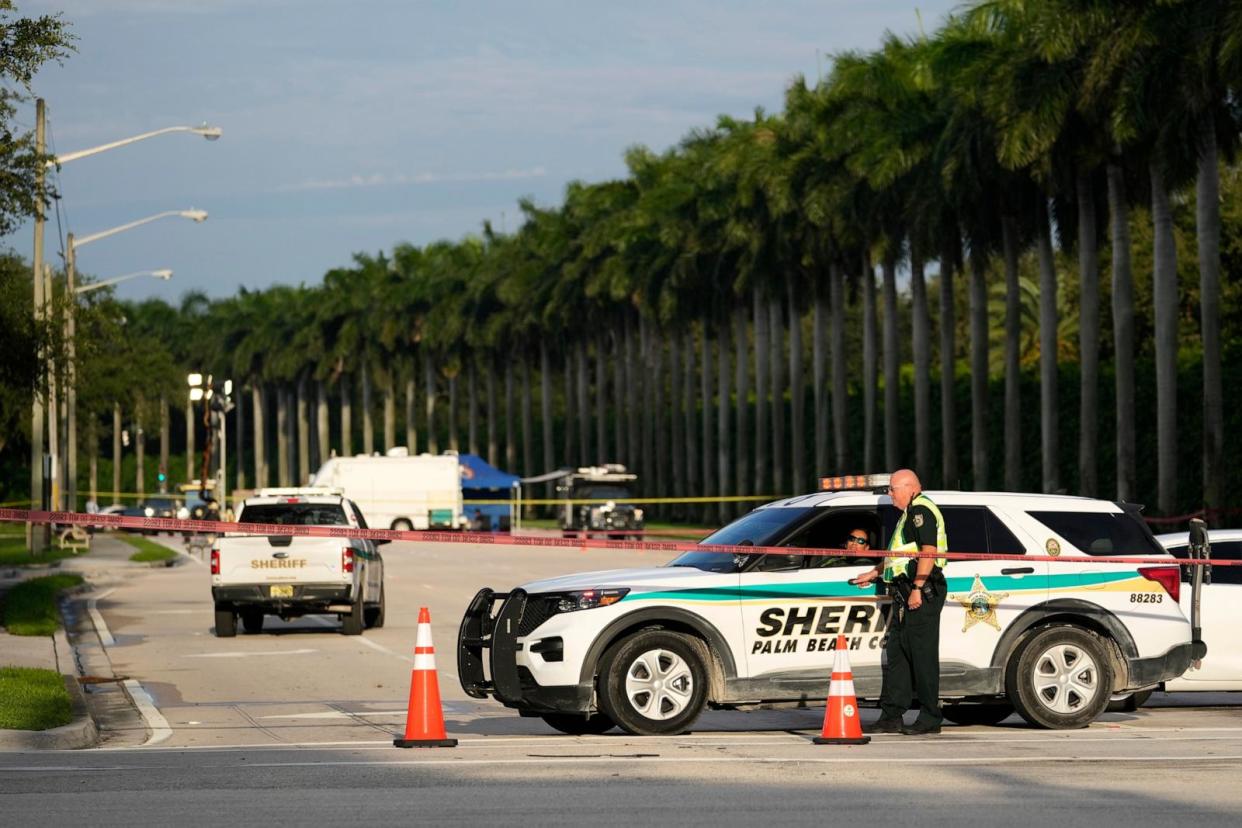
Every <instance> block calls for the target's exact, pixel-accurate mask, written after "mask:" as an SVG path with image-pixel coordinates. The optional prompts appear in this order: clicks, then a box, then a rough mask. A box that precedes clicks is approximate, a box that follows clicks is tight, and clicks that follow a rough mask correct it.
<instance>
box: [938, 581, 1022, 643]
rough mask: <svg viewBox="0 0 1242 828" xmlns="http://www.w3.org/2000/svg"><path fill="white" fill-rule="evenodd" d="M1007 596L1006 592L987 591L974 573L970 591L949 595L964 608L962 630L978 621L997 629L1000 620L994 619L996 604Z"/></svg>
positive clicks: (964, 630) (998, 628) (967, 628)
mask: <svg viewBox="0 0 1242 828" xmlns="http://www.w3.org/2000/svg"><path fill="white" fill-rule="evenodd" d="M1008 597H1009V593H1008V592H988V590H987V588H986V587H985V586H984V585H983V579H982V578H980V577H979V576H978V575H975V582H974V583H973V584H971V587H970V592H966V593H962V592H959V593H957V594H955V595H950V596H949V598H950V599H951V600H953V601H957V602H958V603H959V604H961V605H962V606H963V607H965V608H966V621H965V623H964V624H962V632H966V631H967V630H969V629H970V628H971V627H973V626H974V625H975V624H980V623H982V624H988V625H989V626H991V627H992V628H993V629H995V630H997V631H999V630H1000V622H999V621H997V620H996V605H997V604H999V603H1000V602H1001V599H1002V598H1008Z"/></svg>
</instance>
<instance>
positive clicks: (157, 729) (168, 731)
mask: <svg viewBox="0 0 1242 828" xmlns="http://www.w3.org/2000/svg"><path fill="white" fill-rule="evenodd" d="M123 684H124V685H125V691H126V692H127V693H129V698H130V700H132V701H133V703H134V707H137V708H138V712H139V713H141V714H142V718H143V721H145V722H146V723H147V729H148V730H150V731H151V735H150V736H149V737H148V738H147V740H146V741H145V742H143V743H142V746H143V747H146V746H147V745H157V744H159V743H160V742H163V741H165V740H166V739H168V737H170V736H172V735H173V732H172V728H171V727H169V725H168V720H167V719H165V718H164V714H162V713H160V711H159V709H158V708H157V707H156V706H155V702H154V701H153V700H152V699H151V695H150V694H149V693H147V691H146V688H144V687H143V686H142V685H141V684H139V683H138V682H137V681H135V680H134V679H126V680H125V681H124V682H123Z"/></svg>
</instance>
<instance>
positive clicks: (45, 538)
mask: <svg viewBox="0 0 1242 828" xmlns="http://www.w3.org/2000/svg"><path fill="white" fill-rule="evenodd" d="M46 130H47V125H46V114H45V112H44V106H43V99H42V98H39V99H37V100H36V101H35V152H36V153H38V154H40V155H42V154H43V152H44V151H45V150H46V149H47V140H46ZM43 170H44V166H43V165H42V164H40V165H39V168H38V170H36V172H35V221H34V255H33V257H32V261H31V265H30V275H31V277H32V278H33V280H34V319H35V325H36V326H38V325H39V323H40V322H41V321H42V320H43ZM30 407H31V412H30V413H31V417H30V501H31V506H32V507H33V508H36V509H37V508H40V507H42V506H43V505H44V503H43V420H44V415H45V412H44V410H43V398H42V396H41V389H39V388H36V389H35V392H34V399H33V401H32V403H31V406H30ZM50 534H51V529H50V527H48V528H46V529H43V530H41V531H38V532H36V531H35V527H34V524H33V523H27V524H26V547H27V548H28V549H29V550H30V552H31V554H34V555H37V554H38V553H39V552H41V551H42V550H43V548H44V547H45V546H46V545H47V544H48V542H49V541H50Z"/></svg>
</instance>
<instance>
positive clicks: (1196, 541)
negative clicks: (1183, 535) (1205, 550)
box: [1190, 518, 1208, 547]
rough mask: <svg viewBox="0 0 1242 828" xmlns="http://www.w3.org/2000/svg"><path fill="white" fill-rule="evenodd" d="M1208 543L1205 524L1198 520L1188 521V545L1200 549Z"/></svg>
mask: <svg viewBox="0 0 1242 828" xmlns="http://www.w3.org/2000/svg"><path fill="white" fill-rule="evenodd" d="M1207 542H1208V533H1207V524H1206V523H1204V522H1203V521H1202V520H1200V519H1199V518H1194V519H1192V520H1191V521H1190V543H1191V545H1193V546H1199V547H1202V546H1204V545H1205V544H1207Z"/></svg>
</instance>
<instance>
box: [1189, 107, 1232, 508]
mask: <svg viewBox="0 0 1242 828" xmlns="http://www.w3.org/2000/svg"><path fill="white" fill-rule="evenodd" d="M1217 163H1218V159H1217V148H1216V130H1215V125H1214V124H1213V123H1212V122H1211V121H1210V120H1209V121H1205V123H1204V124H1203V125H1202V126H1201V128H1200V130H1199V175H1198V179H1197V181H1196V198H1195V203H1196V208H1195V209H1196V213H1195V230H1196V235H1197V236H1198V242H1199V325H1200V332H1201V335H1202V337H1203V506H1204V508H1205V509H1206V510H1207V514H1206V518H1207V520H1208V522H1209V524H1210V525H1213V526H1219V525H1220V516H1219V515H1216V514H1214V513H1213V511H1212V510H1213V509H1219V508H1220V507H1222V506H1223V505H1224V498H1225V467H1224V463H1223V458H1224V451H1225V421H1224V416H1225V414H1224V409H1225V401H1224V391H1223V385H1222V381H1221V357H1220V234H1221V225H1220V170H1219V168H1218V167H1217Z"/></svg>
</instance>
